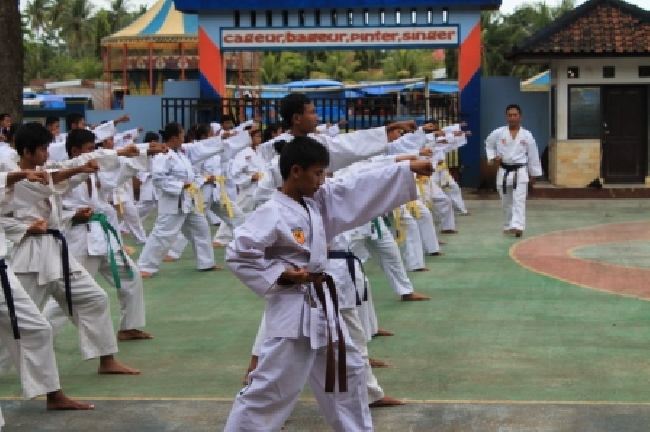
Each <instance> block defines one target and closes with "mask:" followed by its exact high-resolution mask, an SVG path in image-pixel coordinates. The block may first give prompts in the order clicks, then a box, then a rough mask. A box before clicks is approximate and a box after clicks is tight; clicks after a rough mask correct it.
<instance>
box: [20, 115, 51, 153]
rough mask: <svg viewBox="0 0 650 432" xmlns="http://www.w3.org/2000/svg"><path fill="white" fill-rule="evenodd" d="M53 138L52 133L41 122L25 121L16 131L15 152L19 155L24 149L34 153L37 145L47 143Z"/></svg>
mask: <svg viewBox="0 0 650 432" xmlns="http://www.w3.org/2000/svg"><path fill="white" fill-rule="evenodd" d="M12 126H13V125H12ZM53 139H54V137H53V136H52V133H51V132H50V131H49V130H47V129H46V128H45V126H43V125H42V124H40V123H36V122H33V123H26V124H24V125H21V126H20V127H19V128H18V130H17V131H16V152H17V153H18V154H19V155H20V156H23V153H24V152H25V150H29V151H30V152H32V153H34V152H35V151H36V149H37V148H38V147H42V146H47V145H49V144H50V143H51V142H52V140H53Z"/></svg>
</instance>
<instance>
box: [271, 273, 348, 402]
mask: <svg viewBox="0 0 650 432" xmlns="http://www.w3.org/2000/svg"><path fill="white" fill-rule="evenodd" d="M277 283H278V285H283V286H286V285H295V283H294V282H292V281H290V280H288V279H283V278H280V279H278V282H277ZM312 283H313V286H314V291H315V292H316V297H318V300H319V301H320V303H321V304H322V305H323V312H324V313H325V320H326V321H327V362H326V364H325V393H334V387H335V385H336V363H337V361H336V359H335V358H334V342H332V329H331V327H330V325H329V313H328V310H327V302H326V301H325V287H327V290H328V291H329V296H330V298H331V299H332V304H333V305H334V322H335V323H336V331H337V333H338V337H339V356H338V357H339V358H338V375H339V392H340V393H345V392H347V391H348V376H347V373H346V369H347V361H346V352H345V339H344V337H343V330H341V324H340V323H339V299H338V296H337V295H336V286H335V285H334V280H333V279H332V276H330V275H328V274H325V273H322V274H320V275H316V276H315V279H314V282H312ZM312 325H315V323H312Z"/></svg>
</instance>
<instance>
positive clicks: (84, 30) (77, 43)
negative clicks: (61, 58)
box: [60, 0, 95, 59]
mask: <svg viewBox="0 0 650 432" xmlns="http://www.w3.org/2000/svg"><path fill="white" fill-rule="evenodd" d="M92 14H93V6H92V4H91V3H90V1H89V0H71V3H70V4H69V5H68V7H66V9H65V10H64V12H63V15H62V16H61V18H60V25H61V36H62V37H63V39H64V40H65V42H66V45H67V47H68V50H69V52H70V53H71V54H72V56H73V57H75V58H78V59H79V58H81V57H83V56H84V55H85V54H87V53H88V52H89V48H91V47H92V48H94V46H93V41H94V38H95V29H94V28H93V26H92V21H91V20H90V18H91V16H92Z"/></svg>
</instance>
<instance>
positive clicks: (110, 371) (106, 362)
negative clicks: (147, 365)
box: [97, 355, 140, 375]
mask: <svg viewBox="0 0 650 432" xmlns="http://www.w3.org/2000/svg"><path fill="white" fill-rule="evenodd" d="M97 373H99V374H107V375H140V371H139V370H137V369H133V368H130V367H128V366H126V365H123V364H121V363H118V362H117V360H115V357H113V356H112V355H107V356H101V357H100V359H99V368H98V369H97Z"/></svg>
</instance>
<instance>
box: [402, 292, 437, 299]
mask: <svg viewBox="0 0 650 432" xmlns="http://www.w3.org/2000/svg"><path fill="white" fill-rule="evenodd" d="M423 300H431V298H430V297H428V296H425V295H424V294H420V293H417V292H415V291H414V292H412V293H411V294H402V301H423Z"/></svg>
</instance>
